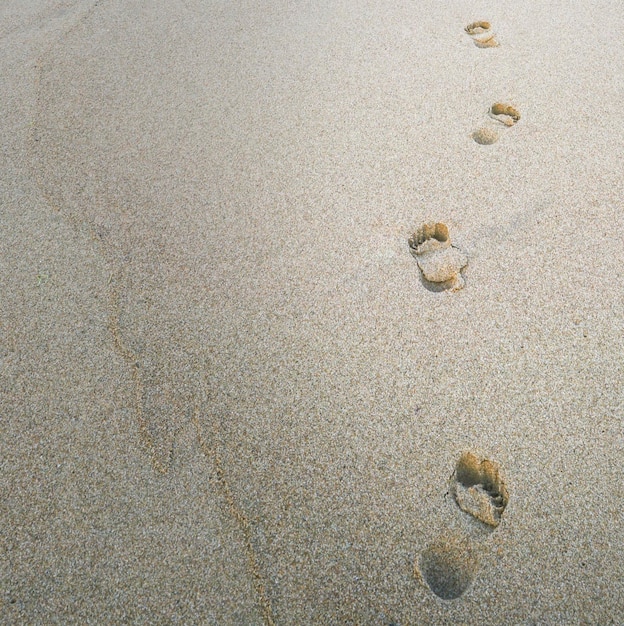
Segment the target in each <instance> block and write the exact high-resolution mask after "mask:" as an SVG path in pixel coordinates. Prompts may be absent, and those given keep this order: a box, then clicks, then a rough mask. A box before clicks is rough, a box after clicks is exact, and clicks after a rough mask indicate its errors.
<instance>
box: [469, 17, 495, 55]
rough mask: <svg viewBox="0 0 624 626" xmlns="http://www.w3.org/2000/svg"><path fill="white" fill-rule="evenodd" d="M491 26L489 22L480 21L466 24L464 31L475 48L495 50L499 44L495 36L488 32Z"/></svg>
mask: <svg viewBox="0 0 624 626" xmlns="http://www.w3.org/2000/svg"><path fill="white" fill-rule="evenodd" d="M491 28H492V25H491V24H490V23H489V22H485V21H480V22H472V24H468V26H466V28H464V30H465V31H466V32H467V33H468V34H469V35H470V36H471V37H472V40H473V41H474V45H475V46H477V48H496V47H497V46H498V45H499V43H498V41H497V40H496V35H494V33H491V32H490V29H491Z"/></svg>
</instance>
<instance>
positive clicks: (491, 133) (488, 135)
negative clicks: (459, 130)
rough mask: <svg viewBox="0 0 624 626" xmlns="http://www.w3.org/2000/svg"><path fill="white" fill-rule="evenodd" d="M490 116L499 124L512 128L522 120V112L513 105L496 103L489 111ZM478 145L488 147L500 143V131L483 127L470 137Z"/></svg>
mask: <svg viewBox="0 0 624 626" xmlns="http://www.w3.org/2000/svg"><path fill="white" fill-rule="evenodd" d="M488 115H489V116H490V117H491V118H492V119H493V120H496V121H497V122H500V123H501V124H504V125H505V126H507V127H511V126H513V125H514V124H516V123H517V122H518V121H519V120H520V111H518V109H516V108H515V107H514V106H512V105H511V104H505V103H503V102H496V103H495V104H493V105H492V106H491V107H490V108H489V110H488ZM470 136H471V137H472V138H473V139H474V140H475V141H476V142H477V143H478V144H481V145H482V146H488V145H491V144H493V143H496V142H497V141H498V137H499V135H498V131H497V130H496V129H494V128H490V127H488V126H482V127H481V128H477V130H475V131H473V132H472V133H471V135H470Z"/></svg>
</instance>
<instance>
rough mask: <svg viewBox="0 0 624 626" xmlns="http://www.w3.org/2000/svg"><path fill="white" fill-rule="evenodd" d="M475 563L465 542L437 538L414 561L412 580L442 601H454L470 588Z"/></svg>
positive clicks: (474, 558)
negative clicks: (418, 582)
mask: <svg viewBox="0 0 624 626" xmlns="http://www.w3.org/2000/svg"><path fill="white" fill-rule="evenodd" d="M478 568H479V561H478V559H477V557H476V554H475V552H474V550H473V549H472V548H471V546H470V545H469V544H468V543H466V542H462V541H459V540H458V539H455V538H452V539H448V538H443V537H441V538H439V539H437V540H436V541H434V542H433V543H430V544H429V545H428V546H427V547H426V548H425V550H424V551H423V552H422V554H421V555H420V558H419V559H418V561H417V562H416V566H415V574H416V577H417V578H419V579H420V580H422V581H424V582H425V583H426V585H427V586H428V587H429V589H431V591H433V593H435V594H436V596H438V597H439V598H442V600H454V599H455V598H459V597H460V596H462V595H463V594H464V592H465V591H466V589H468V587H470V585H471V583H472V581H473V579H474V577H475V575H476V573H477V570H478Z"/></svg>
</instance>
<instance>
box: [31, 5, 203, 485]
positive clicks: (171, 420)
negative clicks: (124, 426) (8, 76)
mask: <svg viewBox="0 0 624 626" xmlns="http://www.w3.org/2000/svg"><path fill="white" fill-rule="evenodd" d="M99 5H100V3H98V2H95V3H93V4H92V5H91V6H90V7H89V8H88V9H87V10H86V11H84V12H83V13H82V14H81V15H80V16H79V17H78V18H77V19H76V20H74V21H73V23H72V24H71V25H69V27H67V28H66V29H65V30H64V32H63V33H62V34H61V35H60V36H59V37H58V38H56V39H55V41H53V42H52V43H51V44H49V45H48V46H47V47H46V48H45V50H44V51H43V52H42V53H41V54H40V55H39V57H38V58H37V59H36V61H35V64H34V72H35V79H34V92H35V112H34V117H33V122H32V125H31V129H30V137H29V151H30V159H29V160H30V167H31V169H32V172H33V179H34V181H35V183H36V184H37V186H38V188H39V190H40V192H41V195H42V197H43V199H44V200H45V202H46V203H47V204H48V205H49V207H50V208H51V209H52V210H53V211H54V212H55V213H57V214H58V215H59V216H60V217H61V218H62V219H63V220H64V221H65V222H66V223H67V224H68V225H70V226H71V227H72V229H73V230H74V231H75V232H77V233H79V234H81V235H83V236H85V237H88V238H89V239H90V241H91V242H92V243H93V248H94V250H95V252H96V253H97V256H98V257H100V258H101V259H102V260H103V261H104V264H105V265H106V266H108V274H109V276H110V277H109V280H108V283H107V285H106V291H107V300H108V307H107V308H108V318H109V321H108V328H109V331H110V333H111V338H112V342H113V346H114V348H115V350H116V352H117V353H118V354H119V356H120V357H122V358H123V360H124V361H125V363H126V365H127V366H128V368H129V372H130V379H131V381H132V386H133V390H134V392H133V410H134V414H135V416H136V422H137V426H138V431H139V439H140V441H141V443H142V444H143V445H144V446H145V448H146V449H147V452H148V454H149V456H150V459H151V464H152V466H153V468H154V469H155V470H156V471H157V472H158V473H160V474H166V473H167V472H168V470H169V466H170V464H171V456H172V451H173V445H174V441H175V437H176V433H177V431H178V430H179V429H180V428H181V427H182V425H181V424H180V423H179V422H180V421H181V420H182V419H183V418H184V416H186V417H187V419H190V407H189V406H188V403H187V402H186V400H187V398H186V397H185V396H184V393H186V395H187V396H188V395H189V393H188V392H184V393H183V392H181V391H180V392H178V389H179V388H181V387H183V386H188V387H190V386H191V385H182V384H179V383H180V382H184V383H185V382H186V381H180V380H173V377H174V376H175V373H176V372H177V371H178V370H180V369H183V368H182V367H178V366H180V365H183V363H176V364H174V366H173V367H172V368H170V369H171V372H164V368H163V359H162V358H161V354H160V352H162V350H161V347H160V345H158V341H157V340H153V341H152V342H151V344H150V338H149V337H147V339H144V340H143V341H142V342H141V341H140V340H138V341H137V340H136V337H134V336H133V335H132V332H129V331H127V330H125V331H124V330H123V324H122V323H121V318H122V308H123V298H122V296H121V294H122V293H123V292H124V291H125V292H126V293H128V292H129V291H131V289H132V287H131V286H129V278H132V277H136V278H137V279H138V280H137V282H142V281H143V280H144V279H145V278H146V276H145V275H141V267H139V269H138V271H137V268H136V266H129V267H127V266H128V263H129V261H128V259H129V258H131V257H132V254H133V253H134V248H135V247H136V246H137V243H139V244H141V246H142V247H143V248H144V249H143V250H142V252H144V253H145V251H146V250H145V249H147V253H148V254H149V252H155V253H156V254H154V256H157V255H159V254H160V248H159V244H160V247H161V248H165V247H166V246H165V245H163V242H159V241H157V240H156V238H154V241H151V240H150V241H148V242H144V241H137V238H136V236H134V235H133V234H128V232H126V223H132V216H128V208H127V206H125V205H124V206H121V203H122V202H127V198H125V199H124V198H123V196H122V195H121V194H118V197H114V196H111V197H108V195H107V190H106V189H107V188H106V185H105V184H102V181H104V180H105V170H103V168H102V167H100V168H99V169H98V167H97V166H96V165H94V164H89V162H88V161H89V160H88V159H82V160H80V159H79V158H78V159H76V158H75V157H73V149H74V142H76V138H75V136H72V133H75V132H76V130H77V129H76V127H75V125H74V124H72V122H75V121H76V120H75V119H72V115H74V116H75V117H76V118H78V121H79V122H83V124H84V128H83V131H84V132H83V134H82V136H81V138H80V140H79V141H78V142H76V143H78V144H80V146H81V148H82V150H85V149H88V148H89V143H88V141H87V140H86V139H87V138H89V137H90V136H91V134H90V133H89V132H88V131H89V129H90V126H89V124H90V122H89V120H92V119H93V120H97V119H98V116H97V115H96V114H93V113H91V115H90V116H88V117H82V118H81V117H80V115H81V114H83V115H84V110H82V108H81V103H82V102H83V101H84V100H86V99H87V98H86V97H84V96H83V97H80V98H79V97H73V98H70V97H64V96H63V93H60V94H59V92H64V89H65V88H66V87H67V90H68V91H70V92H71V89H77V91H78V93H80V91H81V90H82V89H83V84H82V83H83V82H85V81H86V80H87V78H85V77H84V76H83V75H82V74H81V73H80V72H78V73H77V70H76V67H75V65H74V66H72V58H71V56H70V60H67V58H66V57H64V56H63V55H62V54H61V55H60V56H61V59H64V61H61V62H57V59H56V57H57V56H58V52H59V51H63V50H66V49H69V50H71V49H72V46H71V45H70V46H67V41H68V40H69V38H70V37H72V36H73V35H74V34H76V33H77V32H78V34H79V35H81V34H82V31H80V28H81V27H83V26H84V25H85V23H86V22H87V20H88V19H89V18H90V17H91V16H92V15H93V13H94V11H95V10H96V8H98V6H99ZM74 39H76V38H75V37H74ZM76 41H77V42H78V43H80V41H81V39H80V37H78V38H77V39H76ZM59 67H60V69H59ZM68 69H69V70H70V71H69V75H68V73H67V70H68ZM62 70H65V73H64V72H63V71H62ZM71 70H74V71H73V72H72V71H71ZM66 83H67V85H66ZM87 93H88V92H87ZM74 96H75V94H74ZM72 107H73V108H72ZM103 110H104V112H107V111H106V109H105V108H104V109H103ZM59 111H62V112H63V113H65V115H60V114H59ZM84 120H86V121H84ZM93 150H94V156H95V157H97V146H93ZM95 162H97V158H94V163H95ZM85 163H86V164H85ZM68 169H69V170H71V169H75V170H76V171H75V172H73V173H72V174H73V178H72V177H71V176H67V172H66V170H68ZM80 175H82V180H83V181H84V183H82V182H81V181H80ZM94 180H97V181H98V184H97V185H96V186H95V188H96V189H97V191H96V192H93V191H92V192H91V193H92V195H90V196H88V195H86V194H85V195H83V194H82V191H83V189H82V187H81V184H83V185H86V184H87V183H88V182H89V181H94ZM162 265H163V267H164V266H165V265H166V263H165V262H163V263H162ZM160 271H161V268H157V269H156V270H155V271H154V272H153V274H154V275H153V276H151V278H152V279H154V280H153V282H155V283H156V282H158V279H162V276H160V275H159V274H158V273H159V272H160ZM133 295H134V294H133ZM128 317H130V315H128ZM146 319H147V318H146ZM149 321H150V320H148V322H149ZM146 325H147V324H146ZM141 330H143V334H146V333H145V329H144V328H143V329H141ZM133 343H134V344H135V346H140V347H139V348H136V347H133V346H132V344H133ZM165 356H167V355H166V354H165ZM172 372H173V373H172ZM165 373H168V374H170V375H169V376H167V375H161V374H165ZM170 379H171V380H170ZM182 405H185V406H182Z"/></svg>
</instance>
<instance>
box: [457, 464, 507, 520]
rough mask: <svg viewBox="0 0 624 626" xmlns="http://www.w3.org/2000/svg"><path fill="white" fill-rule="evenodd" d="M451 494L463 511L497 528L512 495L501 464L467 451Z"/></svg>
mask: <svg viewBox="0 0 624 626" xmlns="http://www.w3.org/2000/svg"><path fill="white" fill-rule="evenodd" d="M450 491H451V493H452V494H453V496H454V498H455V501H456V502H457V505H458V506H459V508H460V509H461V510H462V511H465V512H466V513H469V514H470V515H472V516H473V517H474V518H475V519H478V520H479V521H480V522H483V523H484V524H487V525H488V526H491V527H493V528H496V527H497V526H498V525H499V524H500V521H501V517H502V515H503V512H504V511H505V507H506V506H507V502H508V501H509V493H508V492H507V488H506V487H505V483H504V481H503V479H502V476H501V472H500V467H499V465H498V463H495V462H493V461H490V460H488V459H481V458H479V457H477V456H476V455H474V454H472V452H464V453H463V454H462V455H461V457H460V459H459V461H457V465H456V466H455V472H454V473H453V476H452V477H451V488H450Z"/></svg>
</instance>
